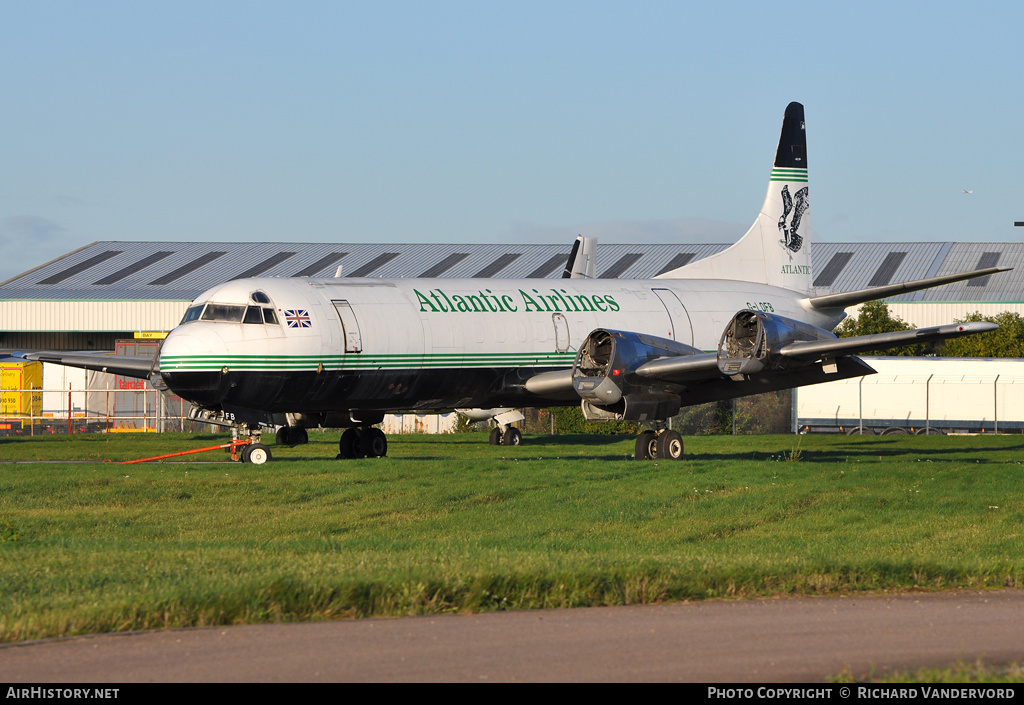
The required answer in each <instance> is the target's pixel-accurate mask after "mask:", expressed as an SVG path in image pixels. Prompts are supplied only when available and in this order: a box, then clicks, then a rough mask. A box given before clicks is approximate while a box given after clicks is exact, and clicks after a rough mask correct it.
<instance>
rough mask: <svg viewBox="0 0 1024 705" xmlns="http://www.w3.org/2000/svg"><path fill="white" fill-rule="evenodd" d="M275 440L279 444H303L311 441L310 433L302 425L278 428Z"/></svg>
mask: <svg viewBox="0 0 1024 705" xmlns="http://www.w3.org/2000/svg"><path fill="white" fill-rule="evenodd" d="M275 441H276V442H277V445H279V446H301V445H305V444H307V443H309V434H308V433H306V429H304V428H302V427H301V426H282V427H281V428H279V429H277V435H276V436H275Z"/></svg>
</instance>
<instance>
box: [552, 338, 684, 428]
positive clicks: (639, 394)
mask: <svg viewBox="0 0 1024 705" xmlns="http://www.w3.org/2000/svg"><path fill="white" fill-rule="evenodd" d="M699 352H700V351H699V350H697V349H696V348H693V347H690V346H689V345H684V344H682V343H677V342H676V341H674V340H668V339H666V338H659V337H657V336H653V335H645V334H643V333H634V332H632V331H619V330H608V329H605V328H598V329H597V330H594V331H593V332H591V334H590V335H588V336H587V339H586V340H585V341H584V342H583V345H582V346H580V351H579V353H578V354H577V355H576V362H575V363H574V364H573V369H572V386H573V389H575V390H576V393H577V394H579V395H580V398H581V399H582V400H583V412H584V415H585V416H586V417H587V418H588V419H590V420H602V421H610V420H618V419H625V420H627V421H647V420H653V419H655V418H658V419H665V418H668V417H669V416H673V415H675V414H677V413H678V412H679V406H680V399H679V394H678V393H676V392H674V391H672V390H669V389H664V388H661V387H660V386H659V385H657V383H652V381H651V380H650V379H647V378H643V377H640V376H639V375H637V374H635V371H636V368H638V367H640V365H642V364H644V363H645V362H650V361H651V360H656V359H658V358H662V357H680V356H685V355H694V354H696V353H699Z"/></svg>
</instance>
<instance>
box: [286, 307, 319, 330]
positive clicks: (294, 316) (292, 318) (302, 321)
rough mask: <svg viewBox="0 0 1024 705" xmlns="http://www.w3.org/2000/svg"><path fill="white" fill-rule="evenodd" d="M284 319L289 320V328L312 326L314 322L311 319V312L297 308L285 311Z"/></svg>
mask: <svg viewBox="0 0 1024 705" xmlns="http://www.w3.org/2000/svg"><path fill="white" fill-rule="evenodd" d="M284 320H286V321H288V327H289V328H312V327H313V324H312V322H311V321H310V320H309V313H308V312H307V311H302V310H299V309H296V308H292V309H288V310H287V311H285V312H284Z"/></svg>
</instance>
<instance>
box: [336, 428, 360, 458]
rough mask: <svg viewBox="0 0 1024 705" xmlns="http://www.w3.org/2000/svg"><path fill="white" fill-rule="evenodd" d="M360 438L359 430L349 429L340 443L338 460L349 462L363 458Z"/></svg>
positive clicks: (342, 436) (342, 435)
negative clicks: (352, 459)
mask: <svg viewBox="0 0 1024 705" xmlns="http://www.w3.org/2000/svg"><path fill="white" fill-rule="evenodd" d="M359 437H360V433H359V431H358V430H357V429H354V428H349V429H346V430H345V432H344V433H343V434H341V440H340V441H338V458H339V459H342V460H349V459H351V458H361V457H363V456H362V455H361V454H360V449H359Z"/></svg>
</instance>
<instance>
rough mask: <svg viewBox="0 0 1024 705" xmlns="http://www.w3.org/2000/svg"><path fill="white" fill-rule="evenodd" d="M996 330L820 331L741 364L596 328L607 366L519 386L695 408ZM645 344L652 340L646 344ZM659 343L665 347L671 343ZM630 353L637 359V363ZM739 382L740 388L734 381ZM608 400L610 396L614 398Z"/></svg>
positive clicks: (855, 371) (766, 347) (753, 352)
mask: <svg viewBox="0 0 1024 705" xmlns="http://www.w3.org/2000/svg"><path fill="white" fill-rule="evenodd" d="M998 327H999V326H998V325H996V324H995V323H989V322H987V321H977V322H970V323H953V324H948V325H943V326H933V327H929V328H920V329H912V330H905V331H895V332H892V333H877V334H874V335H859V336H855V337H852V338H836V337H835V336H834V335H833V334H831V333H828V332H827V331H821V333H822V334H823V335H822V336H821V337H820V338H819V339H817V340H778V341H775V342H774V343H772V342H770V341H768V340H765V341H764V342H763V343H760V342H759V343H758V344H757V345H755V346H753V347H751V348H750V349H749V350H748V357H746V358H744V357H740V358H737V357H735V351H733V352H731V353H730V352H729V351H728V350H726V351H718V352H707V353H702V352H695V353H693V354H686V353H683V354H667V355H666V354H661V355H658V354H657V352H656V351H655V350H653V349H651V348H641V347H636V346H634V347H628V346H626V345H624V344H623V343H620V342H618V341H620V340H628V339H629V338H631V337H633V336H636V334H633V333H628V332H621V331H602V330H600V329H599V330H597V331H595V332H594V333H592V334H591V338H593V337H595V336H598V337H600V336H602V335H603V336H604V338H605V340H610V339H612V338H614V339H615V340H616V346H617V348H616V349H618V350H620V351H621V353H612V354H611V356H610V357H609V358H608V361H607V364H605V361H604V360H602V361H600V364H598V365H597V367H594V368H590V369H588V370H585V371H582V372H581V371H580V370H578V369H576V368H573V369H566V370H554V371H551V372H544V373H541V374H539V375H536V376H534V377H532V378H530V379H528V380H526V382H525V383H524V385H523V386H524V387H525V388H526V390H527V391H529V392H531V393H533V394H536V395H538V396H542V397H545V398H547V399H553V400H554V399H558V400H563V401H564V400H566V399H573V398H574V396H580V397H583V398H584V399H586V398H588V397H590V396H592V395H591V393H590V390H594V389H604V390H605V391H604V392H603V393H608V392H607V390H608V389H609V387H608V386H607V385H605V384H602V380H608V381H609V382H612V384H613V385H614V386H615V387H617V388H620V389H621V388H623V387H622V385H628V387H629V388H630V389H631V390H632V391H631V392H630V393H639V394H661V393H672V394H678V393H681V392H682V391H683V390H684V389H685V390H686V392H685V396H686V399H687V402H688V403H699V401H703V400H706V399H705V397H707V398H708V399H712V400H713V399H720V398H729V396H743V395H745V394H756V393H758V392H761V391H770V390H773V389H785V388H789V387H795V386H803V385H805V384H816V383H818V382H827V381H830V380H833V379H844V378H847V377H853V376H860V375H865V374H871V372H872V370H871V368H870V367H868V366H867V365H865V364H863V363H862V362H860V361H859V360H857V358H855V357H853V355H855V354H858V353H866V352H871V351H874V350H884V349H886V348H891V347H897V346H900V345H913V344H916V343H924V342H931V341H935V340H949V339H952V338H959V337H962V336H965V335H975V334H977V333H986V332H988V331H993V330H996V329H997V328H998ZM647 340H651V339H650V338H649V337H648V338H647ZM664 342H665V343H666V344H672V343H671V341H664ZM627 351H629V352H627ZM664 351H665V350H664V349H663V352H664ZM637 353H639V354H640V355H642V357H637V356H636V355H637ZM819 361H820V362H822V363H836V364H837V365H838V367H837V368H836V369H833V370H832V371H825V370H824V369H823V367H824V365H822V364H815V363H817V362H819ZM584 363H585V360H584ZM747 363H752V364H749V365H748V364H747ZM579 364H580V360H579V359H578V360H577V365H579ZM598 368H600V369H598ZM743 379H746V382H743V381H741V380H743ZM620 380H621V381H620ZM666 385H667V386H666ZM705 388H706V390H705ZM719 388H720V389H719ZM741 388H742V389H741ZM705 391H706V392H707V393H705ZM612 395H613V396H617V395H616V393H615V392H612ZM709 395H710V396H709Z"/></svg>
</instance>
